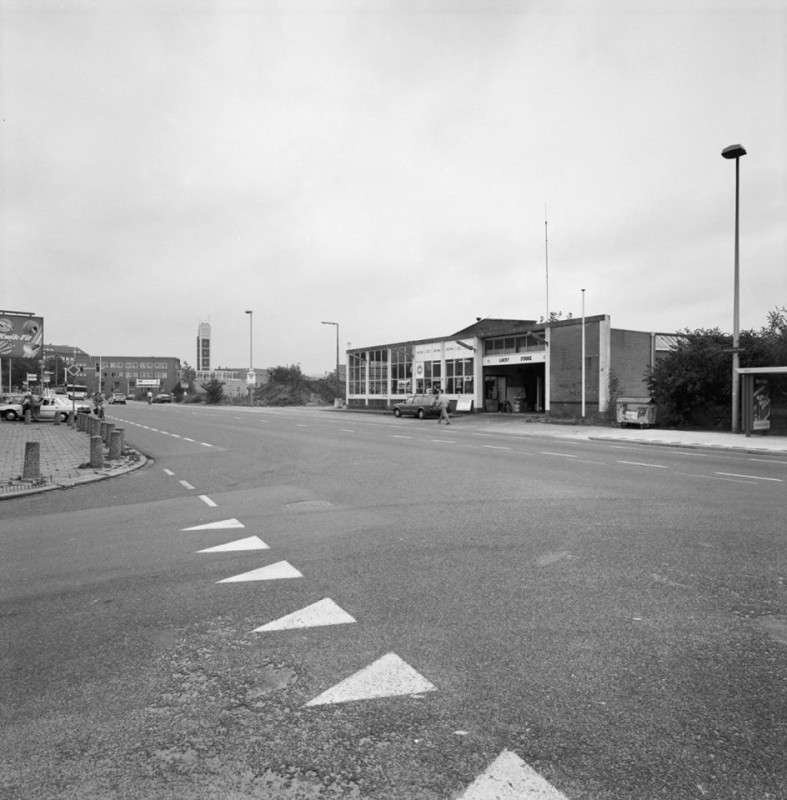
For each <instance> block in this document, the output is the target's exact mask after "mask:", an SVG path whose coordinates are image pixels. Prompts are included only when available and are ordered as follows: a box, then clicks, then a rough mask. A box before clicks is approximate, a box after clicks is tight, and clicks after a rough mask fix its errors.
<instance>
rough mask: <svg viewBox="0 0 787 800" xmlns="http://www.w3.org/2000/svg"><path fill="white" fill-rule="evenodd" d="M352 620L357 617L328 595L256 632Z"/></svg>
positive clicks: (310, 626) (335, 623) (334, 623)
mask: <svg viewBox="0 0 787 800" xmlns="http://www.w3.org/2000/svg"><path fill="white" fill-rule="evenodd" d="M350 622H355V618H354V617H351V616H350V615H349V614H348V613H347V612H346V611H345V610H344V609H343V608H341V607H340V606H338V605H337V604H336V603H334V601H333V600H331V598H330V597H326V598H325V599H324V600H319V601H317V602H316V603H312V604H311V605H310V606H306V608H302V609H301V610H300V611H293V613H292V614H287V615H286V616H284V617H280V618H279V619H277V620H274V621H273V622H269V623H268V624H267V625H263V626H262V627H260V628H255V629H254V633H260V632H262V631H285V630H291V629H292V628H316V627H319V626H320V625H345V624H347V623H350Z"/></svg>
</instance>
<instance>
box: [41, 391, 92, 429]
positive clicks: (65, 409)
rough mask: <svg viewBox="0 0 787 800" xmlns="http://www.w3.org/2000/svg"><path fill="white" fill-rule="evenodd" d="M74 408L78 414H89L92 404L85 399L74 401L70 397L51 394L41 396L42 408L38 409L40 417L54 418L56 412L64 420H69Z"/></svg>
mask: <svg viewBox="0 0 787 800" xmlns="http://www.w3.org/2000/svg"><path fill="white" fill-rule="evenodd" d="M72 409H74V410H75V411H76V412H77V413H78V414H89V413H90V406H88V405H85V403H84V402H83V401H80V400H76V401H72V400H71V399H70V398H68V397H63V395H59V394H51V395H48V396H47V397H43V398H41V408H40V409H39V411H38V417H39V419H54V418H55V415H56V414H59V415H60V419H61V420H62V421H63V422H67V421H68V415H69V414H70V413H71V410H72Z"/></svg>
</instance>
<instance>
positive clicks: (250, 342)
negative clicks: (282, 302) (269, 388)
mask: <svg viewBox="0 0 787 800" xmlns="http://www.w3.org/2000/svg"><path fill="white" fill-rule="evenodd" d="M246 313H247V314H248V315H249V375H251V371H252V370H253V369H254V356H253V354H252V336H251V327H252V325H251V320H252V316H253V314H254V311H246ZM247 378H248V376H247ZM246 382H247V383H248V389H249V405H251V397H252V393H253V391H254V390H253V389H252V386H251V383H249V382H248V380H247V381H246Z"/></svg>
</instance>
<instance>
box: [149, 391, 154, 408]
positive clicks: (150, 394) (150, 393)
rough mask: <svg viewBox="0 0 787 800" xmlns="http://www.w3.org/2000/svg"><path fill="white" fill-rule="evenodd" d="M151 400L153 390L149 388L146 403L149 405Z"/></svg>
mask: <svg viewBox="0 0 787 800" xmlns="http://www.w3.org/2000/svg"><path fill="white" fill-rule="evenodd" d="M152 402H153V392H151V391H150V389H148V405H150V404H151V403H152Z"/></svg>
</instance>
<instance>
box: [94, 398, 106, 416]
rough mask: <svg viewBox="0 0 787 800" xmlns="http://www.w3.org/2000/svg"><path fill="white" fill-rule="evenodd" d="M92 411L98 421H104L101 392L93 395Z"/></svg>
mask: <svg viewBox="0 0 787 800" xmlns="http://www.w3.org/2000/svg"><path fill="white" fill-rule="evenodd" d="M93 411H94V412H95V414H96V416H97V417H98V418H99V419H104V396H103V395H102V394H101V392H96V393H95V394H94V395H93Z"/></svg>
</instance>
